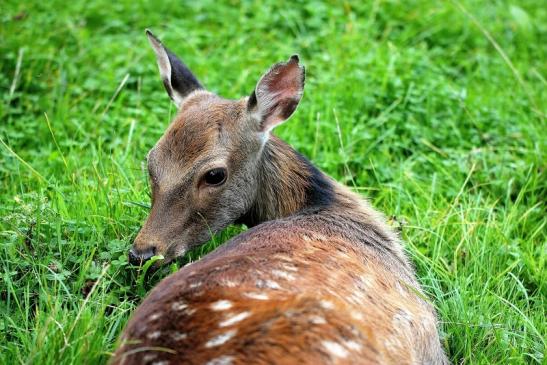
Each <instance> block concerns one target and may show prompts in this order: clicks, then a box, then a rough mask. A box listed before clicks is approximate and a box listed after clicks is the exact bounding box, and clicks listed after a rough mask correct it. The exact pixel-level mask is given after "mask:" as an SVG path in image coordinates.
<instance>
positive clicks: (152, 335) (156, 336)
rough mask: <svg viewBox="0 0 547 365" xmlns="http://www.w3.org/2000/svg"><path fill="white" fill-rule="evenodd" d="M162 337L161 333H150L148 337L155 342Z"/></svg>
mask: <svg viewBox="0 0 547 365" xmlns="http://www.w3.org/2000/svg"><path fill="white" fill-rule="evenodd" d="M160 336H161V332H160V331H154V332H150V333H149V334H148V335H147V336H146V337H148V339H150V340H155V339H157V338H160Z"/></svg>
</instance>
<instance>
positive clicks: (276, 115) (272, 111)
mask: <svg viewBox="0 0 547 365" xmlns="http://www.w3.org/2000/svg"><path fill="white" fill-rule="evenodd" d="M304 78H305V71H304V67H303V66H301V65H300V64H299V59H298V56H297V55H294V56H292V57H291V58H290V59H289V60H288V61H287V62H281V63H277V64H275V65H273V66H272V67H271V68H270V70H269V71H268V72H266V73H265V74H264V76H262V78H261V79H260V81H258V84H257V85H256V89H255V91H254V92H253V93H252V95H251V96H250V97H249V101H248V102H247V109H248V111H249V112H250V113H251V115H253V117H254V118H255V119H257V120H258V121H259V123H260V124H259V130H260V131H261V132H263V133H268V132H269V131H271V130H272V129H273V128H274V127H276V126H277V125H279V124H281V123H282V122H284V121H285V120H287V119H288V118H289V117H290V116H291V115H292V114H293V113H294V111H295V110H296V107H297V106H298V103H299V102H300V99H301V98H302V93H303V92H304Z"/></svg>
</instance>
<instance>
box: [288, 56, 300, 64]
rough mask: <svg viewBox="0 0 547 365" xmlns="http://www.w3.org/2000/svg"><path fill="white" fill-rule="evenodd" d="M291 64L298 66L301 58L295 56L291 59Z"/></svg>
mask: <svg viewBox="0 0 547 365" xmlns="http://www.w3.org/2000/svg"><path fill="white" fill-rule="evenodd" d="M289 62H296V64H298V63H299V62H300V57H298V55H297V54H293V55H292V56H291V58H290V59H289Z"/></svg>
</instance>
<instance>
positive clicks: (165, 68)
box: [147, 33, 184, 108]
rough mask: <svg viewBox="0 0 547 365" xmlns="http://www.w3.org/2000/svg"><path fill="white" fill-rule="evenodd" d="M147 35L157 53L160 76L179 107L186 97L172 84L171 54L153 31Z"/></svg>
mask: <svg viewBox="0 0 547 365" xmlns="http://www.w3.org/2000/svg"><path fill="white" fill-rule="evenodd" d="M147 35H148V41H149V42H150V45H151V46H152V49H154V53H155V54H156V61H157V63H158V69H159V71H160V76H161V79H162V81H163V84H164V85H165V88H166V89H167V92H168V93H169V96H170V97H171V99H172V100H173V102H174V103H175V105H176V106H177V108H180V106H181V105H182V101H183V99H184V98H182V97H181V96H180V94H179V93H178V92H177V91H176V90H174V89H173V87H172V86H171V85H172V84H171V62H169V56H168V55H167V51H166V50H165V48H164V47H163V44H161V42H160V41H159V40H158V39H157V38H156V37H154V35H152V33H147Z"/></svg>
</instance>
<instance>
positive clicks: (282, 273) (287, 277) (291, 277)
mask: <svg viewBox="0 0 547 365" xmlns="http://www.w3.org/2000/svg"><path fill="white" fill-rule="evenodd" d="M272 274H273V275H274V276H277V277H278V278H282V279H285V280H289V281H292V280H294V279H295V277H294V275H293V274H291V273H288V272H286V271H282V270H272Z"/></svg>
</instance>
